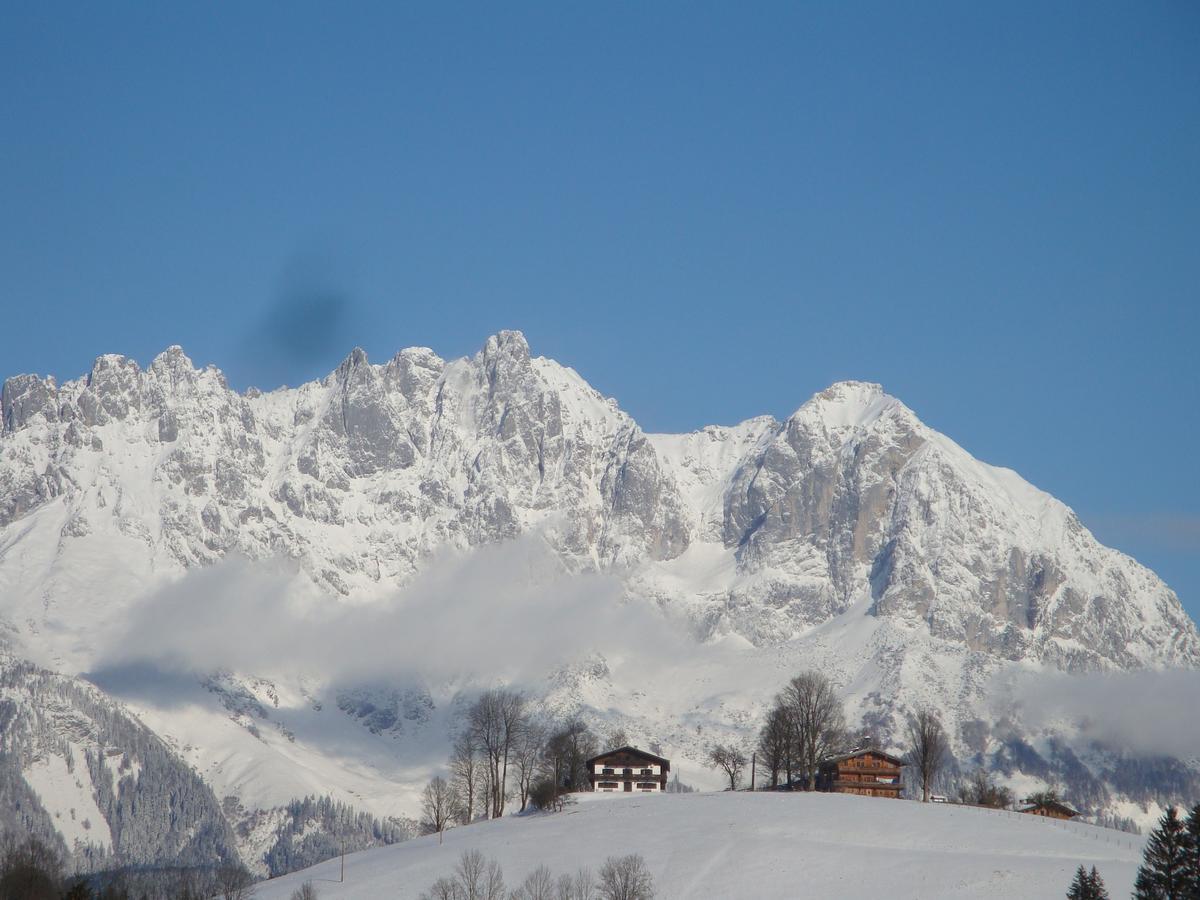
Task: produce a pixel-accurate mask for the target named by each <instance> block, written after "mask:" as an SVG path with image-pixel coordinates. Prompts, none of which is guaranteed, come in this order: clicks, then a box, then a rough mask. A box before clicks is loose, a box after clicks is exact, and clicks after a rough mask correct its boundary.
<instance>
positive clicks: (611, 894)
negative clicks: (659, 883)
mask: <svg viewBox="0 0 1200 900" xmlns="http://www.w3.org/2000/svg"><path fill="white" fill-rule="evenodd" d="M599 893H600V897H601V898H602V900H653V897H654V879H653V878H652V877H651V875H650V870H649V869H647V868H646V861H645V860H644V859H642V857H641V854H638V853H633V854H630V855H629V856H621V857H616V856H610V857H609V858H608V859H607V860H605V861H604V865H603V866H601V867H600V891H599Z"/></svg>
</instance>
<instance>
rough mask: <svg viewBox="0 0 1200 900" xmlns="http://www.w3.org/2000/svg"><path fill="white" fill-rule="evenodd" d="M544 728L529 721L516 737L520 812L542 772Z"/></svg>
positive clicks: (544, 742) (515, 756)
mask: <svg viewBox="0 0 1200 900" xmlns="http://www.w3.org/2000/svg"><path fill="white" fill-rule="evenodd" d="M546 731H547V729H546V726H545V725H544V724H543V723H541V722H538V721H534V720H533V719H530V720H529V721H528V722H527V723H526V725H525V728H524V729H522V731H521V734H520V735H519V736H518V737H517V743H516V747H515V748H514V754H513V756H514V763H515V767H516V772H517V795H518V796H519V797H520V798H521V812H524V811H525V807H527V806H528V805H529V792H530V790H531V789H532V788H533V783H534V781H535V780H536V779H537V776H538V774H539V773H540V772H541V770H542V755H543V751H544V750H545V748H546Z"/></svg>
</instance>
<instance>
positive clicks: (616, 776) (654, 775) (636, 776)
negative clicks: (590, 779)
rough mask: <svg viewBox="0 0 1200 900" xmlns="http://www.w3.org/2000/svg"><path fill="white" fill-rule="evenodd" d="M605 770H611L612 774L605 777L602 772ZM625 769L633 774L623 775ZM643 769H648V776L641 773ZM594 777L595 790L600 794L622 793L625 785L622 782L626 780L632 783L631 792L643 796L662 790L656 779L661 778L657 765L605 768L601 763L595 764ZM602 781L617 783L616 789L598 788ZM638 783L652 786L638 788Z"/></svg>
mask: <svg viewBox="0 0 1200 900" xmlns="http://www.w3.org/2000/svg"><path fill="white" fill-rule="evenodd" d="M606 768H607V769H612V774H609V775H605V774H604V770H605V769H606ZM626 768H630V769H632V770H633V774H632V775H625V774H623V773H624V771H625V769H626ZM643 769H649V770H650V774H649V775H646V774H644V773H643V772H642V770H643ZM595 775H596V778H597V781H596V787H595V790H597V791H599V792H602V793H607V794H613V793H617V792H618V791H620V792H624V790H625V785H624V784H623V783H622V782H624V781H626V780H632V781H633V790H634V791H640V792H641V793H643V794H648V793H651V792H653V791H660V790H662V786H661V785H660V784H659V783H658V779H659V778H660V777H662V766H660V765H657V764H652V765H646V766H605V765H604V764H603V763H596V766H595ZM602 780H608V781H615V782H617V787H615V788H602V787H600V781H602ZM639 781H640V782H641V783H643V784H652V785H653V786H652V787H641V788H640V787H638V786H637V785H638V782H639Z"/></svg>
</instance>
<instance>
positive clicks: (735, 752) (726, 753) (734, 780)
mask: <svg viewBox="0 0 1200 900" xmlns="http://www.w3.org/2000/svg"><path fill="white" fill-rule="evenodd" d="M708 759H709V762H711V763H712V764H713V765H714V766H716V767H717V768H719V769H722V770H723V771H724V772H725V777H726V778H728V779H729V789H730V790H731V791H736V790H737V789H738V785H739V784H740V783H741V780H742V770H743V769H745V768H746V754H745V753H743V752H742V751H741V750H739V749H738V748H737V747H735V746H733V744H717V745H716V746H714V747H713V748H712V749H711V750H709V751H708Z"/></svg>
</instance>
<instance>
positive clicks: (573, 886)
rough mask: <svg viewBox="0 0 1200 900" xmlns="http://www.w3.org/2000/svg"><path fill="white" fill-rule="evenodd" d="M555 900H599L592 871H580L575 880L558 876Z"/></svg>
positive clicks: (567, 876) (568, 876) (566, 876)
mask: <svg viewBox="0 0 1200 900" xmlns="http://www.w3.org/2000/svg"><path fill="white" fill-rule="evenodd" d="M554 900H598V895H597V894H596V882H595V881H594V880H593V879H592V872H591V869H580V870H579V871H577V872H576V873H575V877H574V878H572V877H571V876H570V875H560V876H558V885H557V886H556V889H555V892H554Z"/></svg>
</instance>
